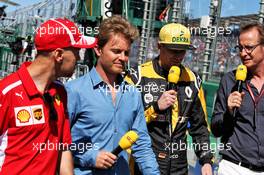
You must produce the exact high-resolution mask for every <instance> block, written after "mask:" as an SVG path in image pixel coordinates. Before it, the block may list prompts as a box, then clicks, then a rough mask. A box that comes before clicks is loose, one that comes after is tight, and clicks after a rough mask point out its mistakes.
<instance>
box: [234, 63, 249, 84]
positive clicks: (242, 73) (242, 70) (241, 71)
mask: <svg viewBox="0 0 264 175" xmlns="http://www.w3.org/2000/svg"><path fill="white" fill-rule="evenodd" d="M246 78H247V67H246V66H245V65H243V64H241V65H239V66H238V67H237V70H236V80H237V81H245V80H246Z"/></svg>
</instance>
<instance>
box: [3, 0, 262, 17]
mask: <svg viewBox="0 0 264 175" xmlns="http://www.w3.org/2000/svg"><path fill="white" fill-rule="evenodd" d="M12 1H14V2H16V3H18V4H21V6H19V7H14V6H11V5H8V7H7V9H6V11H7V12H8V11H14V10H16V9H17V8H22V7H24V6H27V5H31V4H35V3H38V2H41V1H43V0H12ZM222 1H223V3H222V12H221V16H237V15H246V14H253V13H255V14H256V13H258V11H259V2H260V0H222ZM190 2H191V3H190V12H191V14H192V17H193V18H198V17H201V16H204V15H208V13H209V5H210V0H190ZM249 4H250V5H249ZM2 5H3V3H0V6H2Z"/></svg>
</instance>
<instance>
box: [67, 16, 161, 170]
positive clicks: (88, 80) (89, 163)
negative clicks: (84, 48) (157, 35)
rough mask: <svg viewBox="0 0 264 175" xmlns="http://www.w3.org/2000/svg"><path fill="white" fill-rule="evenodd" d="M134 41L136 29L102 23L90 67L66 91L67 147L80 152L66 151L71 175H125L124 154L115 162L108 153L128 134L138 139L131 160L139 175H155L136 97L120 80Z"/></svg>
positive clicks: (116, 20) (120, 22)
mask: <svg viewBox="0 0 264 175" xmlns="http://www.w3.org/2000/svg"><path fill="white" fill-rule="evenodd" d="M137 36H138V31H137V29H136V28H135V27H133V26H132V25H131V24H130V23H129V22H128V21H127V20H125V19H124V18H122V17H120V16H113V17H111V18H108V19H106V20H104V21H103V22H102V24H101V25H100V28H99V35H98V45H97V47H96V48H95V53H96V55H97V57H98V59H97V64H96V66H95V67H93V68H92V69H91V70H90V72H88V73H87V74H86V75H85V76H83V77H81V78H79V79H77V80H73V81H71V82H69V83H68V84H67V85H66V88H67V92H68V98H69V99H70V100H68V107H69V108H68V110H69V116H70V120H71V133H72V139H73V143H74V144H75V145H84V147H85V148H86V149H85V150H80V149H79V150H72V151H73V156H74V163H75V170H74V171H75V174H76V175H82V174H83V175H84V174H86V175H87V174H116V175H124V174H129V165H128V154H127V153H126V152H125V151H122V152H121V153H120V154H119V157H117V156H116V155H114V154H112V153H111V151H112V150H114V149H115V148H116V147H117V146H118V142H119V140H120V138H121V137H122V136H123V135H124V134H125V133H126V132H127V131H129V130H134V131H136V132H137V133H138V135H139V139H138V140H137V141H136V143H135V144H134V145H133V146H132V155H133V157H134V158H135V160H136V162H137V163H138V165H139V168H140V170H141V171H142V173H143V174H147V175H158V174H160V173H159V170H158V164H157V162H156V159H155V155H154V153H153V151H152V149H151V141H150V137H149V135H148V131H147V128H146V121H145V117H144V110H143V104H142V101H141V96H140V93H139V92H138V91H137V90H136V89H135V88H134V87H132V86H130V85H128V84H127V82H125V81H124V79H123V77H122V75H121V73H122V72H123V71H124V66H125V63H127V61H128V54H129V49H130V45H131V43H132V41H133V40H134V39H135V38H136V37H137ZM76 147H77V146H76Z"/></svg>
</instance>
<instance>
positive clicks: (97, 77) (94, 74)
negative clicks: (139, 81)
mask: <svg viewBox="0 0 264 175" xmlns="http://www.w3.org/2000/svg"><path fill="white" fill-rule="evenodd" d="M89 74H90V77H91V81H92V84H93V87H96V86H98V85H100V84H103V83H104V81H103V79H102V78H101V76H100V75H99V73H98V72H97V71H96V69H95V67H93V68H92V69H91V70H90V72H89ZM117 83H118V84H119V85H124V84H125V82H124V78H123V77H122V75H118V77H117Z"/></svg>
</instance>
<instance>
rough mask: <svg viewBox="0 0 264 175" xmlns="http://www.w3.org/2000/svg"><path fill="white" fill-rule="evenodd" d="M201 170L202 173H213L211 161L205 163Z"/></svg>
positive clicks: (205, 174) (203, 174)
mask: <svg viewBox="0 0 264 175" xmlns="http://www.w3.org/2000/svg"><path fill="white" fill-rule="evenodd" d="M201 171H202V175H212V174H213V171H212V166H211V164H209V163H206V164H204V165H203V166H202V168H201Z"/></svg>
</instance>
